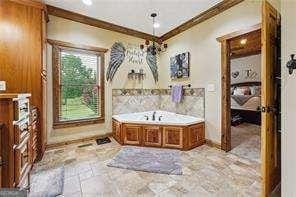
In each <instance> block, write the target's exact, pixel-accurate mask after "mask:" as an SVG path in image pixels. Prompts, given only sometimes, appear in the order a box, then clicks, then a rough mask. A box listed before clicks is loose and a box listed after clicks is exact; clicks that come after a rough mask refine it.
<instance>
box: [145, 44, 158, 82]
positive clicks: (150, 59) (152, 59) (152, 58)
mask: <svg viewBox="0 0 296 197" xmlns="http://www.w3.org/2000/svg"><path fill="white" fill-rule="evenodd" d="M152 48H153V46H152V45H151V46H149V47H148V49H147V55H146V62H147V64H148V66H149V68H150V70H151V72H152V75H153V78H154V81H155V82H157V81H158V71H157V61H156V55H153V54H152V51H153V49H152Z"/></svg>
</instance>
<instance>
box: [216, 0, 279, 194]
mask: <svg viewBox="0 0 296 197" xmlns="http://www.w3.org/2000/svg"><path fill="white" fill-rule="evenodd" d="M255 31H261V41H260V50H261V73H260V74H261V85H260V84H252V85H253V86H258V85H260V86H261V106H260V108H259V110H258V111H260V114H261V131H260V136H261V137H260V141H261V151H260V160H261V161H260V163H261V176H262V181H261V184H262V196H269V195H270V194H271V192H272V191H273V189H274V188H275V187H276V186H277V185H278V184H279V183H280V180H281V179H280V177H281V140H280V139H281V132H280V128H281V127H280V124H281V123H280V120H281V109H280V104H281V100H280V92H281V77H280V76H281V72H280V68H281V67H280V65H281V64H280V57H281V54H280V43H281V39H280V38H281V33H280V32H281V28H280V14H279V12H278V11H277V10H276V9H275V8H274V7H273V6H272V5H271V4H270V3H268V2H267V1H266V0H264V1H262V24H258V25H255V26H252V27H250V28H247V29H244V30H240V31H237V32H233V33H230V34H227V35H225V36H222V37H219V38H217V40H218V41H219V42H220V43H221V75H222V78H221V90H222V99H221V101H222V102H221V106H222V109H221V117H222V118H221V148H222V149H223V150H225V151H231V149H232V143H231V142H232V140H231V137H232V135H231V134H232V133H231V131H232V129H231V128H232V127H231V120H232V112H231V96H230V93H231V85H232V84H231V61H232V59H233V58H232V57H233V56H236V55H237V54H236V53H233V50H237V51H239V52H240V51H243V50H244V48H248V47H247V45H248V44H247V43H248V42H246V40H244V41H243V39H242V37H243V36H247V35H248V34H252V33H254V32H255ZM237 38H240V42H239V44H241V45H245V46H244V47H237V48H233V47H231V41H232V40H235V39H237ZM254 40H256V39H254ZM244 43H245V44H244ZM251 48H252V47H251ZM251 48H249V49H251ZM244 54H245V53H244ZM250 55H254V54H252V53H251V54H249V56H250ZM255 55H256V54H255ZM234 75H236V74H234ZM243 85H244V86H245V85H246V84H243ZM248 85H250V84H248ZM242 91H245V90H242ZM252 117H253V116H252Z"/></svg>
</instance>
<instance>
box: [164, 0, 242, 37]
mask: <svg viewBox="0 0 296 197" xmlns="http://www.w3.org/2000/svg"><path fill="white" fill-rule="evenodd" d="M243 1H244V0H224V1H222V2H220V3H218V4H216V5H214V6H213V7H211V8H209V9H208V10H206V11H204V12H202V13H201V14H199V15H197V16H195V17H193V18H192V19H190V20H188V21H187V22H185V23H183V24H181V25H180V26H178V27H176V28H174V29H173V30H171V31H169V32H167V33H165V34H164V35H162V36H161V37H160V40H161V41H162V42H163V41H165V40H168V39H170V38H172V37H174V36H176V35H178V34H180V33H182V32H184V31H186V30H188V29H190V28H191V27H193V26H195V25H197V24H199V23H202V22H204V21H206V20H208V19H210V18H212V17H214V16H216V15H218V14H220V13H222V12H224V11H225V10H228V9H229V8H231V7H233V6H235V5H237V4H239V3H241V2H243Z"/></svg>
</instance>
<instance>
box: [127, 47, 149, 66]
mask: <svg viewBox="0 0 296 197" xmlns="http://www.w3.org/2000/svg"><path fill="white" fill-rule="evenodd" d="M125 56H126V60H127V62H128V63H131V64H137V65H143V64H144V63H145V52H144V51H143V50H140V47H139V46H138V45H134V44H130V43H128V44H127V45H126V52H125Z"/></svg>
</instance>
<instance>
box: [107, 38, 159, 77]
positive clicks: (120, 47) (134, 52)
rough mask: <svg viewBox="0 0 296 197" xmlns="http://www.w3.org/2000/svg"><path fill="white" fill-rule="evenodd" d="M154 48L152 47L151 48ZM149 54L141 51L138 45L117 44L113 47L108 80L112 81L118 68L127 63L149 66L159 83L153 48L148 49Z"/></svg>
mask: <svg viewBox="0 0 296 197" xmlns="http://www.w3.org/2000/svg"><path fill="white" fill-rule="evenodd" d="M151 47H152V46H151ZM148 49H149V50H147V52H145V51H143V50H141V49H140V47H139V46H138V45H134V44H130V43H128V44H126V46H124V44H123V43H121V42H115V43H114V44H113V45H112V47H111V52H110V62H109V66H108V68H107V74H106V79H107V81H112V79H113V77H114V75H115V73H116V72H117V70H118V68H119V67H120V66H121V65H122V63H123V62H124V61H125V62H127V63H129V64H130V65H141V66H142V65H147V64H148V66H149V68H150V70H151V72H152V75H153V78H154V81H155V82H157V81H158V68H157V57H156V55H153V54H152V53H151V52H152V50H151V48H149V47H148Z"/></svg>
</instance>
